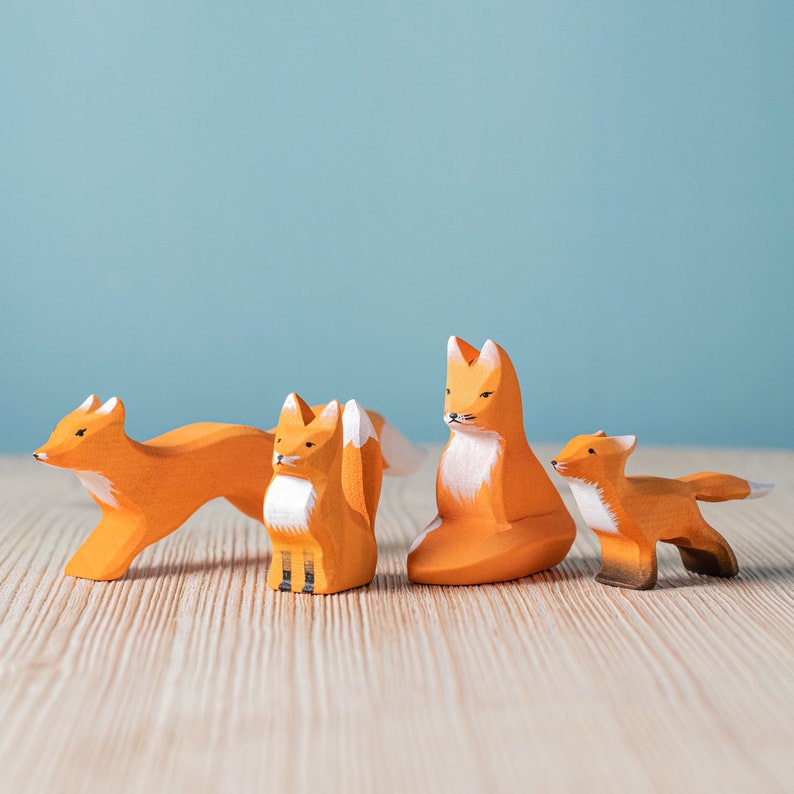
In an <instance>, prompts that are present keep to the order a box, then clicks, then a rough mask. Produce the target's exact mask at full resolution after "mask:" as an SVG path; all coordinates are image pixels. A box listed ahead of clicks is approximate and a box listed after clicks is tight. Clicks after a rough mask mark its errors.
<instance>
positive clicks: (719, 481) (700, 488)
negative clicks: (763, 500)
mask: <svg viewBox="0 0 794 794" xmlns="http://www.w3.org/2000/svg"><path fill="white" fill-rule="evenodd" d="M678 479H679V480H680V481H681V482H686V483H689V484H690V485H692V486H693V487H694V489H695V499H699V500H700V501H701V502H727V501H728V500H730V499H758V498H759V497H761V496H766V495H767V494H768V493H769V492H770V491H771V490H772V489H773V488H774V487H775V485H774V483H771V482H750V481H749V480H743V479H742V478H741V477H734V476H733V475H732V474H719V473H718V472H714V471H701V472H698V473H697V474H688V475H687V476H686V477H679V478H678Z"/></svg>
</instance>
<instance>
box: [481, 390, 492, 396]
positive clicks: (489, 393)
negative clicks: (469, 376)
mask: <svg viewBox="0 0 794 794" xmlns="http://www.w3.org/2000/svg"><path fill="white" fill-rule="evenodd" d="M492 394H493V392H492V391H484V392H483V393H482V394H481V395H480V397H490V396H491V395H492Z"/></svg>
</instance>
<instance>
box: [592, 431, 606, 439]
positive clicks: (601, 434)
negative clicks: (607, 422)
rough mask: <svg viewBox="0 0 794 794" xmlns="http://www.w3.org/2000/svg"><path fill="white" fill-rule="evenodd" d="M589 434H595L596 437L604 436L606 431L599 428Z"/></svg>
mask: <svg viewBox="0 0 794 794" xmlns="http://www.w3.org/2000/svg"><path fill="white" fill-rule="evenodd" d="M590 435H591V436H595V437H596V438H606V433H605V432H604V431H603V430H599V431H597V432H595V433H590Z"/></svg>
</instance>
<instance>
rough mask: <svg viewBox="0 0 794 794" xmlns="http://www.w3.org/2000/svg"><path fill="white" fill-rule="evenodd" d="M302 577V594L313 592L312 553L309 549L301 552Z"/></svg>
mask: <svg viewBox="0 0 794 794" xmlns="http://www.w3.org/2000/svg"><path fill="white" fill-rule="evenodd" d="M303 575H304V585H303V590H302V592H304V593H313V592H314V553H313V552H312V551H311V549H304V550H303Z"/></svg>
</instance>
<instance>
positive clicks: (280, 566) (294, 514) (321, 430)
mask: <svg viewBox="0 0 794 794" xmlns="http://www.w3.org/2000/svg"><path fill="white" fill-rule="evenodd" d="M381 474H382V459H381V450H380V443H379V441H378V437H377V435H376V433H375V428H374V427H373V424H372V422H371V420H370V418H369V416H368V415H367V413H366V411H364V409H363V408H361V406H360V405H359V404H358V403H357V402H356V401H355V400H350V401H349V402H348V403H347V404H346V405H345V408H344V411H342V410H341V409H340V406H339V403H338V402H337V401H336V400H334V401H332V402H330V403H328V405H326V406H325V408H323V410H322V411H318V412H317V413H315V412H314V411H313V410H312V409H311V408H310V407H309V406H308V405H307V404H306V403H305V402H304V401H303V400H302V399H301V398H300V397H299V396H298V395H297V394H294V393H293V394H290V395H289V396H288V397H287V399H286V401H285V403H284V407H283V408H282V410H281V416H280V417H279V422H278V427H277V428H276V441H275V446H274V449H273V479H272V480H271V482H270V485H269V487H268V489H267V494H266V495H265V510H264V515H265V528H266V529H267V531H268V534H269V535H270V539H271V541H272V542H273V563H272V565H271V568H270V575H269V576H268V586H269V587H271V588H272V589H273V590H284V591H294V592H302V593H338V592H340V591H341V590H348V589H350V588H351V587H359V586H360V585H364V584H367V583H368V582H370V581H372V577H373V576H374V575H375V564H376V562H377V558H378V551H377V545H376V542H375V532H374V525H375V513H376V512H377V509H378V499H379V498H380V488H381Z"/></svg>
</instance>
